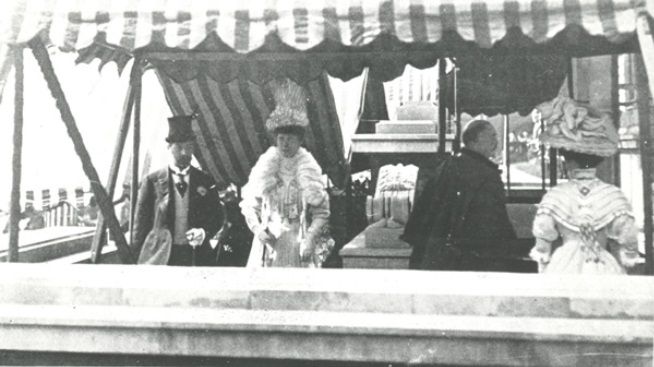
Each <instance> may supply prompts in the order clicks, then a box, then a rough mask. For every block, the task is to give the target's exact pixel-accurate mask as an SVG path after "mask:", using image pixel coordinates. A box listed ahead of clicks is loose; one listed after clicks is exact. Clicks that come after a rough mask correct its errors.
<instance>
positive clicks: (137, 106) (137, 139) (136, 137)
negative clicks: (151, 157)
mask: <svg viewBox="0 0 654 367" xmlns="http://www.w3.org/2000/svg"><path fill="white" fill-rule="evenodd" d="M140 64H141V62H140V60H139V59H138V58H135V59H134V65H135V66H136V65H140ZM132 70H134V74H133V75H132V77H133V78H132V80H131V81H130V83H131V85H132V88H133V89H134V129H133V130H132V182H131V184H130V190H131V191H130V196H129V198H130V205H131V206H130V211H129V213H130V214H129V219H130V220H129V233H130V235H129V236H130V243H133V242H134V230H133V229H134V216H135V215H136V203H137V202H138V194H139V158H140V157H139V148H140V145H141V92H142V89H143V88H142V84H141V78H142V76H143V75H142V74H141V68H140V67H137V68H136V69H132Z"/></svg>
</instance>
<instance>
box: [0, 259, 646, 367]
mask: <svg viewBox="0 0 654 367" xmlns="http://www.w3.org/2000/svg"><path fill="white" fill-rule="evenodd" d="M653 337H654V280H653V278H651V277H636V276H623V277H612V276H602V277H599V276H598V277H591V276H544V275H537V274H520V275H518V274H501V273H497V274H492V273H453V272H421V271H398V270H395V271H393V270H356V269H324V270H310V269H258V270H250V269H236V268H219V269H212V268H176V267H154V266H140V267H139V266H118V265H74V266H65V265H36V264H6V265H3V266H0V355H1V354H2V351H5V352H7V351H13V352H24V353H34V352H37V353H55V354H56V353H68V354H71V353H72V354H86V353H92V354H94V355H109V356H111V355H114V356H115V355H121V356H129V355H141V356H142V355H146V356H154V357H156V358H160V359H165V358H168V357H171V358H172V357H179V356H187V357H210V358H232V359H234V360H240V359H244V358H246V359H251V358H255V359H264V360H267V361H280V360H296V361H307V363H309V361H314V362H315V361H323V362H329V361H332V362H333V363H335V364H338V363H342V362H345V361H352V362H386V363H417V364H422V363H424V364H448V365H503V366H524V365H553V366H572V365H575V366H586V365H587V366H641V365H651V363H652V349H653ZM87 362H88V361H87ZM308 365H310V364H308Z"/></svg>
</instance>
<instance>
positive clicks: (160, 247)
mask: <svg viewBox="0 0 654 367" xmlns="http://www.w3.org/2000/svg"><path fill="white" fill-rule="evenodd" d="M192 119H193V116H175V117H171V118H169V119H168V124H169V133H168V136H167V138H166V141H167V142H168V151H169V153H170V159H171V160H170V164H169V165H168V167H164V168H162V169H160V170H158V171H155V172H153V173H151V174H149V175H148V176H147V177H146V178H145V179H144V180H143V181H142V182H141V185H140V189H139V194H138V200H137V204H136V215H135V216H134V226H133V228H134V236H133V242H132V246H131V248H132V253H134V254H136V255H137V256H138V263H139V264H156V265H180V266H214V265H216V255H217V250H216V249H215V248H213V247H212V245H211V242H210V241H209V240H210V239H211V238H212V237H213V236H214V235H215V234H216V232H217V231H218V230H219V229H220V228H221V226H222V224H223V215H224V214H223V209H222V204H221V202H220V198H219V195H218V190H216V189H215V183H214V180H213V179H212V178H211V177H210V176H209V175H207V174H206V173H204V172H202V171H200V170H199V169H197V168H195V167H193V166H191V159H192V156H193V149H194V144H195V142H194V135H193V131H192V129H191V121H192Z"/></svg>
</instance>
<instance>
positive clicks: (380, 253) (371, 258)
mask: <svg viewBox="0 0 654 367" xmlns="http://www.w3.org/2000/svg"><path fill="white" fill-rule="evenodd" d="M339 255H341V258H342V259H343V267H344V268H359V269H408V268H409V256H410V255H411V246H409V244H408V243H406V242H403V241H400V242H399V243H398V245H397V246H395V247H387V248H379V247H366V239H365V235H364V233H363V232H361V233H360V234H359V235H358V236H356V237H354V239H353V240H352V241H350V243H348V244H346V245H345V246H344V247H343V248H342V249H341V251H340V252H339Z"/></svg>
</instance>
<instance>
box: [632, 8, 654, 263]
mask: <svg viewBox="0 0 654 367" xmlns="http://www.w3.org/2000/svg"><path fill="white" fill-rule="evenodd" d="M651 27H652V22H651V18H650V17H649V16H648V15H647V14H646V13H645V14H641V15H639V17H638V19H637V22H636V29H637V33H638V42H639V43H640V51H641V54H640V55H637V56H636V88H637V90H638V100H637V105H638V122H639V131H640V144H639V145H640V161H641V167H642V169H643V208H644V222H645V223H643V230H644V231H645V267H646V272H647V274H649V275H654V248H653V247H652V243H653V242H654V241H653V240H654V239H653V233H652V231H654V223H653V222H652V215H653V209H652V181H653V180H652V158H654V157H653V155H654V150H653V149H652V137H651V132H652V130H651V124H652V113H651V112H652V107H651V102H650V99H651V98H652V96H654V35H653V34H652V28H651ZM648 81H649V83H648ZM648 87H649V88H648Z"/></svg>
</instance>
